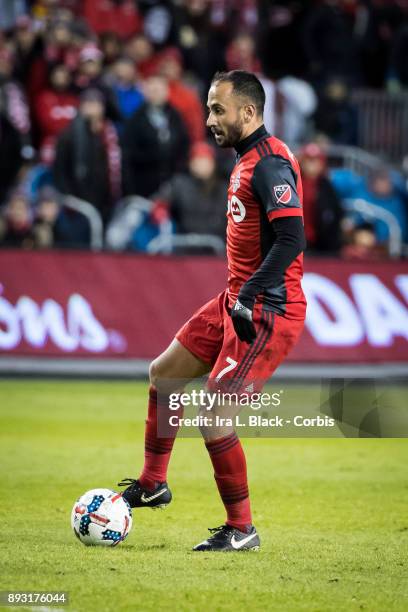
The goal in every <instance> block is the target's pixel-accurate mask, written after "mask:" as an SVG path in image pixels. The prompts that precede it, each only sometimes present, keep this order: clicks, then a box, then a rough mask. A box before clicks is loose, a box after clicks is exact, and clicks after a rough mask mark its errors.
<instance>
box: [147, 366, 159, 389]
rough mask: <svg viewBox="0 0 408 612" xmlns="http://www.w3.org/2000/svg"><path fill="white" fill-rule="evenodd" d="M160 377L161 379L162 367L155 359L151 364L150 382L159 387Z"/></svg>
mask: <svg viewBox="0 0 408 612" xmlns="http://www.w3.org/2000/svg"><path fill="white" fill-rule="evenodd" d="M159 379H160V368H159V365H158V363H157V359H154V360H153V361H152V362H151V364H150V366H149V380H150V384H151V385H153V386H155V387H157V385H158V381H159Z"/></svg>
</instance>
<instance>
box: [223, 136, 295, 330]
mask: <svg viewBox="0 0 408 612" xmlns="http://www.w3.org/2000/svg"><path fill="white" fill-rule="evenodd" d="M236 149H237V153H238V156H237V161H236V164H235V167H234V169H233V171H232V173H231V178H230V184H229V188H228V211H227V219H228V226H227V258H228V293H229V305H230V306H232V305H233V304H234V302H235V301H236V299H237V297H238V292H239V290H240V288H241V286H242V285H243V284H244V283H245V282H246V281H247V280H248V279H249V278H250V277H251V276H252V274H254V272H256V270H258V268H259V267H260V265H261V264H262V262H263V260H264V259H265V257H266V255H267V254H268V252H269V251H270V249H271V247H272V246H273V244H274V241H275V239H276V236H275V232H274V229H273V221H274V219H276V218H278V217H288V216H300V217H302V218H303V208H302V206H303V202H302V200H303V192H302V181H301V177H300V168H299V164H298V161H297V160H296V158H295V156H294V155H293V153H292V152H291V151H290V149H289V148H288V147H287V146H286V145H285V143H283V142H282V141H280V140H278V139H277V138H275V137H273V136H270V135H269V134H268V133H267V132H266V130H265V128H264V127H263V126H262V127H260V128H259V129H257V130H256V131H255V132H254V133H253V134H251V135H250V136H249V137H248V138H246V139H245V140H243V141H241V142H240V143H238V146H237V147H236ZM302 276H303V255H302V254H300V255H298V256H297V257H296V259H295V260H294V261H293V262H292V263H291V264H290V265H289V267H288V268H287V269H286V271H285V273H284V274H283V275H282V277H281V278H280V279H279V281H278V282H277V283H276V285H274V286H272V287H270V288H268V289H265V290H264V291H263V292H262V293H260V294H259V295H258V296H257V302H261V303H262V304H263V308H264V309H265V310H270V311H272V312H277V313H278V314H280V315H283V316H284V317H286V318H288V319H304V317H305V312H306V300H305V296H304V294H303V291H302V286H301V279H302Z"/></svg>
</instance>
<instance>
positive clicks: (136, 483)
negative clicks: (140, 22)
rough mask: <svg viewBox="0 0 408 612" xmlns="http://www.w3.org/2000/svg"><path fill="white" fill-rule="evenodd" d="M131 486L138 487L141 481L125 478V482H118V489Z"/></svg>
mask: <svg viewBox="0 0 408 612" xmlns="http://www.w3.org/2000/svg"><path fill="white" fill-rule="evenodd" d="M129 486H132V487H138V486H139V481H138V480H137V478H124V479H123V480H121V481H120V482H118V487H129Z"/></svg>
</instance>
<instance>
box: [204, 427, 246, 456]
mask: <svg viewBox="0 0 408 612" xmlns="http://www.w3.org/2000/svg"><path fill="white" fill-rule="evenodd" d="M239 443H240V442H239V438H238V436H237V434H236V433H235V431H234V432H232V433H231V434H229V435H228V436H224V437H223V438H217V439H216V440H209V441H208V442H206V443H205V446H206V448H207V450H208V452H209V453H210V455H218V454H219V453H225V452H226V451H228V450H230V449H231V448H233V447H234V446H236V445H237V444H239Z"/></svg>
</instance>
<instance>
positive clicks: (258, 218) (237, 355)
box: [120, 70, 306, 551]
mask: <svg viewBox="0 0 408 612" xmlns="http://www.w3.org/2000/svg"><path fill="white" fill-rule="evenodd" d="M264 103H265V93H264V90H263V88H262V85H261V83H260V82H259V80H258V79H257V77H256V76H255V75H253V74H251V73H248V72H245V71H242V70H234V71H231V72H227V73H217V74H216V75H215V76H214V78H213V81H212V83H211V87H210V89H209V93H208V112H209V115H208V120H207V125H208V127H209V128H210V129H211V132H212V133H213V135H214V138H215V141H216V143H217V145H218V146H220V147H234V148H235V151H236V164H235V167H234V169H233V171H232V173H231V179H230V184H229V188H228V209H227V219H228V227H227V259H228V283H227V289H226V290H225V291H223V292H222V293H221V294H220V295H218V296H217V297H215V298H214V299H212V300H211V301H210V302H208V303H207V304H205V305H204V306H202V307H201V308H200V309H199V310H198V311H197V312H196V313H195V314H194V315H193V316H192V317H191V319H189V320H188V321H187V322H186V323H185V325H184V326H183V327H182V328H181V329H180V330H179V331H178V333H177V334H176V337H175V339H174V340H173V341H172V342H171V344H170V346H169V347H168V348H167V349H166V350H165V351H164V353H163V354H162V355H160V356H159V357H158V358H157V359H155V360H154V361H153V363H152V364H151V367H150V383H151V386H150V390H149V406H148V416H147V421H146V433H145V462H144V467H143V470H142V473H141V475H140V477H139V478H138V479H137V480H134V479H125V480H124V481H123V482H122V483H120V484H121V485H123V486H125V485H129V486H128V487H127V489H126V490H125V491H124V493H123V497H124V498H125V499H126V500H127V501H128V502H129V504H130V505H131V506H132V507H150V508H155V507H159V506H160V507H163V506H165V505H167V504H168V503H170V501H171V498H172V495H171V492H170V489H169V487H168V485H167V467H168V463H169V460H170V455H171V452H172V448H173V443H174V438H175V434H173V435H172V436H166V437H159V436H158V430H157V423H158V414H159V411H160V410H161V409H167V410H168V404H167V405H165V404H166V402H163V405H161V402H162V399H161V398H162V397H163V395H162V393H161V391H165V392H166V393H170V392H172V391H175V390H176V389H177V385H178V386H180V380H181V379H183V380H186V381H187V380H191V379H193V378H196V377H200V376H203V375H204V374H207V373H210V374H209V380H219V379H220V377H221V376H222V379H223V381H225V380H227V381H228V382H229V384H234V382H236V381H239V380H245V381H248V380H250V379H252V380H254V381H266V380H267V379H268V378H269V377H270V376H271V374H272V373H273V372H274V370H275V369H276V368H277V367H278V365H279V364H280V363H281V362H282V360H283V359H284V358H285V357H286V355H287V354H288V352H289V350H290V349H291V348H292V347H293V345H294V344H295V343H296V341H297V339H298V337H299V335H300V333H301V331H302V328H303V322H304V317H305V311H306V301H305V298H304V295H303V292H302V288H301V277H302V264H303V259H302V258H303V255H302V251H303V250H304V248H305V237H304V230H303V216H302V183H301V178H300V170H299V165H298V162H297V160H296V159H295V157H294V156H293V154H292V153H291V151H290V150H289V149H288V147H287V146H286V145H285V144H284V143H283V142H281V141H280V140H278V139H277V138H274V137H273V136H271V135H270V134H268V133H267V131H266V130H265V127H264V125H263V109H264ZM193 205H194V203H193V202H192V206H193ZM172 380H174V381H175V382H174V389H171V381H172ZM163 381H166V388H165V386H164V382H163ZM169 381H170V387H169ZM158 390H159V392H160V393H159V394H158ZM158 397H159V401H158ZM202 434H203V436H204V440H205V445H206V448H207V450H208V453H209V456H210V459H211V462H212V464H213V468H214V476H215V480H216V483H217V487H218V490H219V493H220V496H221V499H222V501H223V504H224V506H225V509H226V514H227V519H226V522H225V524H223V525H222V526H221V527H217V528H215V529H210V532H211V533H212V535H211V536H210V537H208V539H206V540H204V541H203V542H202V543H200V544H198V545H197V546H195V548H194V549H193V550H195V551H239V550H258V549H259V546H260V540H259V536H258V533H257V531H256V529H255V527H254V525H253V524H252V516H251V509H250V503H249V494H248V482H247V469H246V461H245V455H244V451H243V449H242V446H241V443H240V441H239V439H238V437H237V435H236V433H235V431H233V430H229V431H227V432H226V431H225V430H224V429H223V428H221V427H219V428H217V427H211V428H203V429H202Z"/></svg>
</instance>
